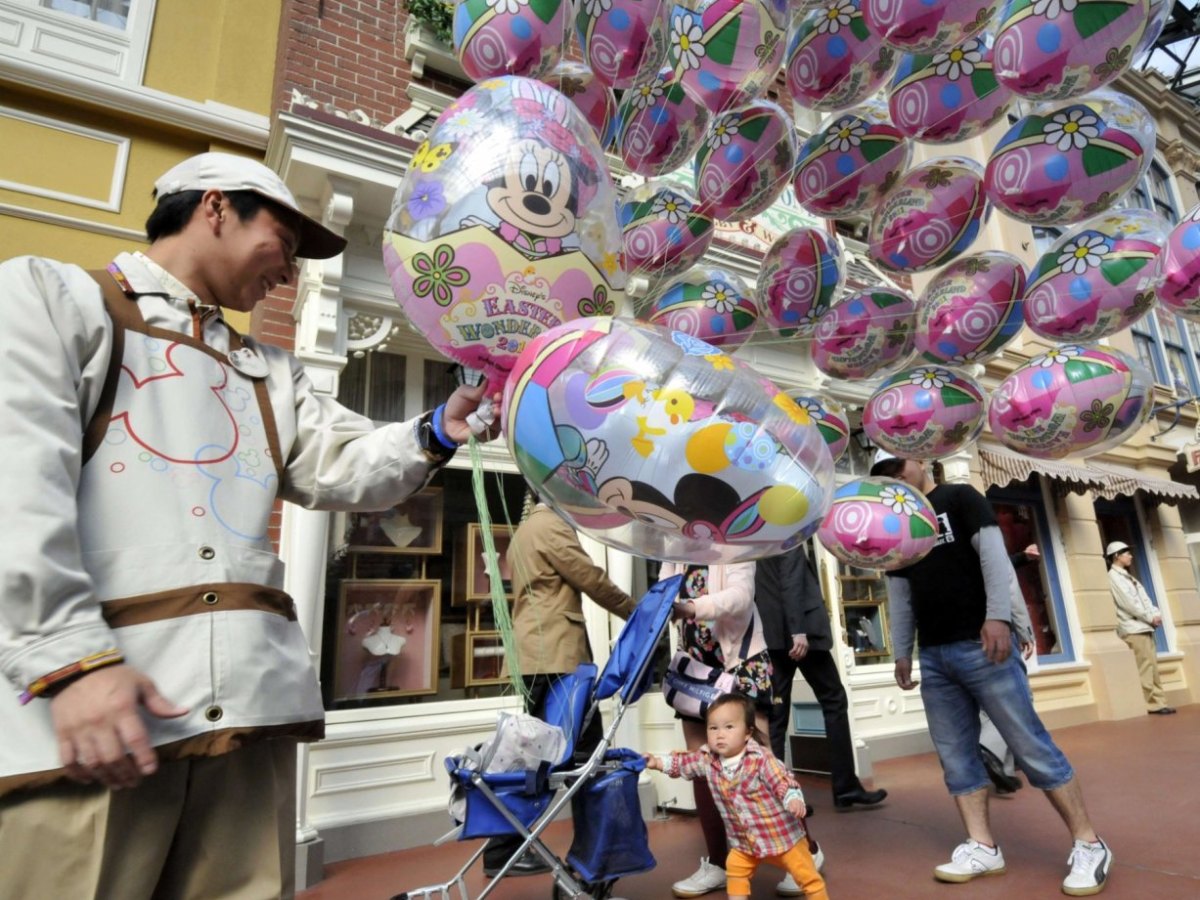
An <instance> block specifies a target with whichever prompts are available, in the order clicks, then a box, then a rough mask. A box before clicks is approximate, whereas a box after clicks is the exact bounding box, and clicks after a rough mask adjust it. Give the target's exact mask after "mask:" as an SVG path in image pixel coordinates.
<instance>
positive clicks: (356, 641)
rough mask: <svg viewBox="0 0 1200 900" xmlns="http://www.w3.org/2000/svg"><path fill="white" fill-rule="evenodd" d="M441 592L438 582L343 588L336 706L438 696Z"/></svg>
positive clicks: (347, 584) (352, 583)
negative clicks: (426, 695)
mask: <svg viewBox="0 0 1200 900" xmlns="http://www.w3.org/2000/svg"><path fill="white" fill-rule="evenodd" d="M441 590H442V583H441V582H440V581H436V580H404V581H400V580H395V581H383V580H370V581H364V580H346V581H343V582H342V584H341V590H340V591H339V594H338V615H337V628H338V636H337V640H336V641H335V642H334V660H333V692H332V699H333V701H334V703H339V702H346V701H362V700H375V699H386V698H392V697H412V696H418V695H422V694H436V693H437V689H438V665H439V655H440V653H439V651H440V647H441V642H440V640H439V633H438V632H439V626H440V618H441V616H440V612H441Z"/></svg>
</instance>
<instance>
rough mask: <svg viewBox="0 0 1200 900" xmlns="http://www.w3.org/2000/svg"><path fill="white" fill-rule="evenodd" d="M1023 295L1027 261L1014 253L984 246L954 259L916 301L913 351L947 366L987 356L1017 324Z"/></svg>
mask: <svg viewBox="0 0 1200 900" xmlns="http://www.w3.org/2000/svg"><path fill="white" fill-rule="evenodd" d="M1024 295H1025V267H1024V266H1022V265H1021V261H1020V260H1019V259H1017V258H1016V257H1015V256H1013V255H1011V254H1009V253H1003V252H1001V251H999V250H985V251H984V252H982V253H974V254H972V255H970V256H963V257H960V258H959V259H956V260H955V261H954V262H952V263H950V265H948V266H946V268H944V269H942V271H940V272H938V273H937V275H935V276H934V278H933V280H932V281H931V282H929V286H928V287H926V288H925V293H924V294H922V295H921V301H920V302H919V303H918V304H917V331H916V336H915V339H914V343H915V345H916V348H917V352H918V353H919V354H920V355H921V358H922V359H924V360H925V361H927V362H932V363H941V364H943V365H951V366H957V365H962V364H964V363H973V362H981V361H983V360H985V359H987V358H988V357H990V356H992V355H994V354H996V353H998V352H1000V350H1001V349H1003V348H1004V345H1005V344H1007V343H1008V342H1009V341H1011V340H1012V339H1013V338H1014V337H1016V336H1017V332H1019V331H1020V330H1021V324H1022V321H1023V320H1022V318H1021V308H1022V304H1021V299H1022V298H1023V297H1024Z"/></svg>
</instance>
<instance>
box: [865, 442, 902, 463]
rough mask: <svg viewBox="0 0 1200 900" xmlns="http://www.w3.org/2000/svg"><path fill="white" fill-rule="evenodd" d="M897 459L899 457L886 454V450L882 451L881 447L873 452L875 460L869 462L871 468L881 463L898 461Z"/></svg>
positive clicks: (893, 454)
mask: <svg viewBox="0 0 1200 900" xmlns="http://www.w3.org/2000/svg"><path fill="white" fill-rule="evenodd" d="M899 458H900V457H898V456H897V455H896V454H895V453H888V452H887V451H886V450H884V449H883V448H882V447H880V448H879V449H877V450H876V451H875V458H874V459H873V460H871V466H872V468H873V467H875V466H877V465H879V464H880V463H881V462H884V461H885V460H889V459H899Z"/></svg>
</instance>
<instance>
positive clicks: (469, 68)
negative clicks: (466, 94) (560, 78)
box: [452, 0, 568, 81]
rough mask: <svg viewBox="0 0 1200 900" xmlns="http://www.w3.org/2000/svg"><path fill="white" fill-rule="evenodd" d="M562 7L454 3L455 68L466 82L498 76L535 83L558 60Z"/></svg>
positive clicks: (532, 2)
mask: <svg viewBox="0 0 1200 900" xmlns="http://www.w3.org/2000/svg"><path fill="white" fill-rule="evenodd" d="M567 5H568V4H565V3H564V2H563V0H525V2H521V3H518V2H515V0H513V2H507V3H487V2H484V0H459V2H458V3H457V4H456V5H455V7H454V20H453V25H452V28H453V38H454V49H455V53H456V55H457V57H458V63H459V65H461V66H462V68H463V71H464V72H466V73H467V77H468V78H470V79H471V80H472V81H485V80H487V79H489V78H498V77H500V76H501V75H523V76H525V77H527V78H541V77H542V76H543V75H545V74H546V73H547V72H549V71H550V70H551V69H553V68H554V66H555V65H556V64H557V63H558V61H559V59H560V58H561V57H562V48H563V45H564V43H565V42H564V41H563V35H564V34H565V31H564V29H565V28H566V18H565V10H564V6H567Z"/></svg>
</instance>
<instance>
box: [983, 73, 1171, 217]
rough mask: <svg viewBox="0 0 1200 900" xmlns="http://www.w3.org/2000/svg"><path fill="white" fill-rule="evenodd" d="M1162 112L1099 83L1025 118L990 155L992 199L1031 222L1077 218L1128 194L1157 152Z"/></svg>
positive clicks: (987, 180) (988, 178) (986, 181)
mask: <svg viewBox="0 0 1200 900" xmlns="http://www.w3.org/2000/svg"><path fill="white" fill-rule="evenodd" d="M1154 131H1155V129H1154V120H1153V119H1152V118H1151V117H1150V114H1149V113H1148V112H1146V108H1145V107H1144V106H1142V105H1141V104H1140V103H1138V102H1137V101H1136V100H1134V99H1133V98H1131V97H1126V96H1124V95H1123V94H1117V93H1114V92H1112V91H1097V92H1096V93H1095V94H1093V95H1092V96H1090V97H1086V98H1084V99H1082V100H1078V101H1075V102H1074V103H1066V104H1057V105H1045V106H1040V107H1038V108H1037V109H1036V110H1034V111H1033V112H1032V113H1030V114H1029V115H1027V116H1024V117H1023V118H1021V119H1018V120H1017V121H1016V122H1015V123H1014V124H1013V126H1012V127H1011V128H1010V129H1009V130H1008V132H1007V133H1006V134H1005V135H1004V137H1002V138H1001V139H1000V141H999V143H997V144H996V147H995V149H994V150H992V153H991V155H990V156H989V157H988V163H987V171H986V172H985V174H984V185H985V187H986V190H987V194H988V199H990V200H991V201H992V203H994V204H995V205H996V206H997V207H998V208H999V209H1000V210H1002V211H1003V212H1004V213H1006V214H1007V215H1009V216H1011V217H1013V218H1014V219H1018V220H1020V221H1022V222H1028V223H1029V224H1031V225H1071V224H1074V223H1075V222H1081V221H1083V220H1084V219H1088V218H1091V217H1092V216H1096V215H1099V214H1100V213H1102V212H1104V211H1105V210H1106V209H1109V208H1110V207H1112V206H1115V205H1116V204H1117V203H1119V202H1120V200H1121V198H1123V197H1124V196H1125V195H1126V194H1127V193H1128V192H1129V190H1130V189H1131V188H1132V187H1133V186H1134V185H1135V184H1137V182H1138V180H1139V179H1140V178H1141V177H1142V176H1143V175H1145V174H1146V169H1147V168H1148V167H1149V165H1150V161H1151V159H1152V158H1153V156H1154Z"/></svg>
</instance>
